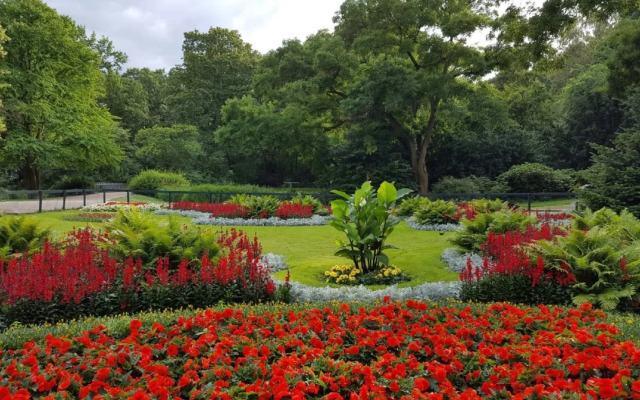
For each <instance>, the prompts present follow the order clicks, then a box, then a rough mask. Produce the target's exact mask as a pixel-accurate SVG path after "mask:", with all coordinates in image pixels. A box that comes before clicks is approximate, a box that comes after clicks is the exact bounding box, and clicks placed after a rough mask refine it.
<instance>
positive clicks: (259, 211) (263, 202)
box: [227, 194, 280, 218]
mask: <svg viewBox="0 0 640 400" xmlns="http://www.w3.org/2000/svg"><path fill="white" fill-rule="evenodd" d="M227 202H229V203H232V204H238V205H241V206H243V207H246V208H247V209H248V210H249V211H248V213H247V218H261V217H273V216H275V215H276V210H277V209H278V206H279V205H280V200H278V199H276V198H275V197H273V196H253V195H249V194H237V195H234V196H231V198H230V199H229V200H228V201H227Z"/></svg>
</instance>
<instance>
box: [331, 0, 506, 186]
mask: <svg viewBox="0 0 640 400" xmlns="http://www.w3.org/2000/svg"><path fill="white" fill-rule="evenodd" d="M499 3H500V1H486V0H485V1H480V0H478V1H474V0H460V1H445V0H426V1H425V0H347V1H345V2H344V3H343V4H342V6H341V7H340V11H339V12H338V13H337V15H336V17H335V22H336V23H337V28H336V32H337V34H338V35H340V36H341V37H342V38H343V40H344V41H345V43H346V44H347V46H348V47H349V48H350V49H351V50H352V51H353V52H354V53H355V54H357V55H358V56H359V57H360V59H361V61H362V63H361V66H360V71H359V72H358V73H357V74H356V77H355V80H354V81H353V82H352V83H351V84H350V86H349V88H348V89H349V92H348V94H346V95H345V96H346V98H345V100H344V101H343V105H342V107H343V110H344V111H345V113H346V114H347V115H348V116H349V117H350V118H351V119H352V120H360V121H363V122H366V123H368V124H370V123H371V121H377V122H378V123H379V124H380V125H383V126H386V127H388V130H389V131H390V132H391V133H392V134H393V135H395V136H396V137H397V138H398V140H399V141H400V142H401V143H402V144H403V145H404V147H405V149H406V151H407V152H408V153H409V156H410V160H411V165H412V167H413V171H414V178H415V180H416V182H417V184H418V187H419V190H420V192H423V193H425V192H427V188H428V184H429V179H428V173H427V154H428V151H429V145H430V144H431V140H432V138H433V135H434V132H435V128H436V122H437V120H438V113H439V111H440V108H441V107H442V105H443V103H445V102H447V101H449V100H452V99H455V98H460V97H464V96H466V95H468V94H469V93H471V92H472V87H471V82H473V81H474V80H477V79H480V78H482V77H483V76H484V75H486V74H487V73H489V72H491V71H492V70H493V68H494V67H495V65H496V63H495V61H494V60H492V59H491V58H490V57H488V56H487V54H485V52H484V51H483V49H482V48H480V47H478V46H476V45H473V44H472V43H471V41H470V40H469V38H470V36H471V35H473V34H477V33H478V32H479V31H480V30H482V29H489V28H491V27H492V26H494V24H495V22H496V17H495V15H496V14H495V12H496V9H495V5H497V4H499Z"/></svg>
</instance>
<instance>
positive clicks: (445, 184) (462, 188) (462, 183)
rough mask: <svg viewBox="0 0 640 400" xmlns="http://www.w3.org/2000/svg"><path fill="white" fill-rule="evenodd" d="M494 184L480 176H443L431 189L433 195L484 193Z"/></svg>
mask: <svg viewBox="0 0 640 400" xmlns="http://www.w3.org/2000/svg"><path fill="white" fill-rule="evenodd" d="M493 185H494V183H493V182H492V181H491V179H489V178H487V177H484V176H481V177H476V176H473V175H472V176H468V177H465V178H454V177H452V176H445V177H444V178H442V179H440V180H439V181H438V183H435V184H434V185H433V187H432V188H431V191H432V192H433V193H486V192H489V191H491V190H492V187H493Z"/></svg>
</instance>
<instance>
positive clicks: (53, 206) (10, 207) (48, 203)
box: [0, 192, 127, 214]
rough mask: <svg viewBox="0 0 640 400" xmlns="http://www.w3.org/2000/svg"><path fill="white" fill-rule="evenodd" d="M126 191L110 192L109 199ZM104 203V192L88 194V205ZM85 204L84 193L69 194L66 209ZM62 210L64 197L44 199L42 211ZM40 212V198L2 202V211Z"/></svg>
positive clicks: (0, 207) (19, 212) (121, 195)
mask: <svg viewBox="0 0 640 400" xmlns="http://www.w3.org/2000/svg"><path fill="white" fill-rule="evenodd" d="M126 195H127V193H126V192H108V193H106V198H107V201H110V200H111V199H115V198H116V197H125V196H126ZM100 203H103V197H102V193H93V194H87V205H91V204H100ZM83 206H84V199H83V196H82V195H79V196H67V200H66V202H65V209H67V210H69V209H72V208H81V207H83ZM56 210H62V197H56V198H52V199H43V200H42V211H56ZM37 212H38V200H16V201H2V202H0V213H6V214H31V213H37Z"/></svg>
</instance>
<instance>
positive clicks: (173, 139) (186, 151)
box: [135, 125, 202, 172]
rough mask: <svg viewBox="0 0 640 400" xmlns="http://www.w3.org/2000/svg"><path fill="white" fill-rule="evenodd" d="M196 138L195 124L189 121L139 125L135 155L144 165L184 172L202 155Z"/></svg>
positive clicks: (146, 167) (150, 167)
mask: <svg viewBox="0 0 640 400" xmlns="http://www.w3.org/2000/svg"><path fill="white" fill-rule="evenodd" d="M198 139H199V137H198V128H196V127H195V126H192V125H173V126H170V127H166V128H163V127H159V126H156V127H153V128H149V129H141V130H139V131H138V133H137V134H136V137H135V143H136V146H137V149H136V157H137V158H138V159H139V160H140V163H141V164H142V166H143V168H144V169H159V170H164V171H175V172H188V171H191V170H192V169H195V168H196V167H197V163H198V157H199V156H201V155H202V146H201V145H200V142H199V140H198Z"/></svg>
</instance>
